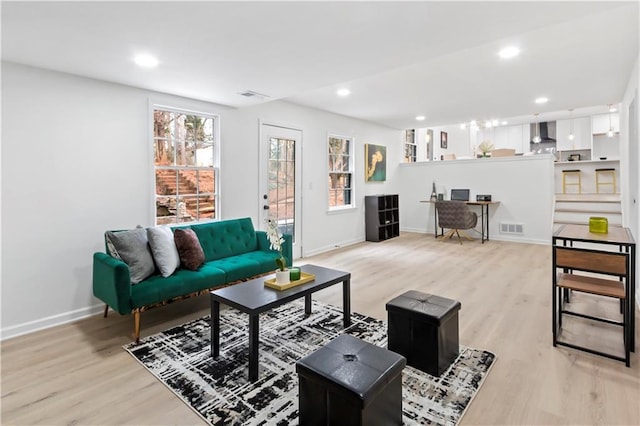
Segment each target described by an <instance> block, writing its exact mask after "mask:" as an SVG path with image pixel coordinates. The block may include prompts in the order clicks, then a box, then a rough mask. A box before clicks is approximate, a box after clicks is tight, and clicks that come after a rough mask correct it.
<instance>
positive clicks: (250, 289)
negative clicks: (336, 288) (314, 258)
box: [211, 265, 351, 314]
mask: <svg viewBox="0 0 640 426" xmlns="http://www.w3.org/2000/svg"><path fill="white" fill-rule="evenodd" d="M300 270H301V271H303V272H306V273H308V274H313V275H315V277H316V278H315V280H313V281H311V282H308V283H305V284H300V285H298V286H295V287H291V288H289V289H287V290H276V289H273V288H270V287H266V286H265V285H264V281H265V280H267V279H270V278H273V277H274V276H275V274H273V275H267V276H264V277H259V278H255V279H252V280H250V281H247V282H244V283H240V284H235V285H232V286H229V287H225V288H221V289H218V290H214V291H212V292H211V298H212V300H216V301H218V302H220V303H224V304H225V305H228V306H231V307H234V308H236V309H238V310H239V311H242V312H246V313H248V314H256V313H261V312H266V311H269V310H271V309H273V308H275V307H277V306H281V305H283V304H285V303H288V302H290V301H292V300H295V299H299V298H300V297H303V296H306V295H309V294H311V293H314V292H316V291H318V290H322V289H323V288H326V287H330V286H332V285H334V284H337V283H341V282H344V281H347V280H350V279H351V273H349V272H344V271H338V270H335V269H330V268H325V267H323V266H317V265H302V266H300Z"/></svg>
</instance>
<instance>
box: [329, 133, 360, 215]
mask: <svg viewBox="0 0 640 426" xmlns="http://www.w3.org/2000/svg"><path fill="white" fill-rule="evenodd" d="M328 145H329V210H338V209H343V208H347V207H354V203H353V200H354V198H353V139H351V138H347V137H342V136H329V144H328Z"/></svg>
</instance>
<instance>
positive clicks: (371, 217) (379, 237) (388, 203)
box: [364, 194, 400, 241]
mask: <svg viewBox="0 0 640 426" xmlns="http://www.w3.org/2000/svg"><path fill="white" fill-rule="evenodd" d="M364 223H365V233H366V239H367V241H384V240H388V239H389V238H393V237H397V236H399V235H400V212H399V210H398V195H397V194H394V195H367V196H366V197H364Z"/></svg>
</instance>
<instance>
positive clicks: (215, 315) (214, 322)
mask: <svg viewBox="0 0 640 426" xmlns="http://www.w3.org/2000/svg"><path fill="white" fill-rule="evenodd" d="M219 355H220V302H218V301H217V300H213V299H211V356H212V357H213V358H218V356H219Z"/></svg>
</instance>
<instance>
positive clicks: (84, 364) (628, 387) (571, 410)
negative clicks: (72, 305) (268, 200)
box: [1, 233, 640, 425]
mask: <svg viewBox="0 0 640 426" xmlns="http://www.w3.org/2000/svg"><path fill="white" fill-rule="evenodd" d="M303 263H315V264H318V265H324V266H327V267H333V268H336V269H341V270H345V271H350V272H351V274H352V287H351V289H352V290H351V300H352V310H353V311H356V312H360V313H363V314H367V315H370V316H373V317H376V318H381V319H386V311H385V302H386V301H388V300H389V299H391V298H392V297H394V296H396V295H398V294H400V293H402V292H404V291H406V290H407V289H416V290H421V291H424V292H429V293H433V294H438V295H441V296H445V297H449V298H452V299H457V300H460V301H461V302H462V310H461V311H460V343H461V344H463V345H466V346H471V347H475V348H482V349H488V350H490V351H492V352H494V353H495V354H497V356H498V360H497V362H496V364H495V365H494V367H493V369H492V371H491V373H490V374H489V376H488V378H487V380H486V381H485V383H484V385H483V387H482V389H481V390H480V392H479V393H478V395H477V396H476V398H475V400H474V401H473V402H472V404H471V406H470V408H469V410H468V411H467V413H466V415H465V417H464V418H463V420H462V424H463V425H476V424H504V425H516V424H518V425H521V424H536V425H565V424H576V425H578V424H579V425H587V424H606V425H623V424H625V425H638V424H640V412H639V411H640V408H639V402H640V363H639V360H638V355H637V354H635V353H634V354H633V355H632V358H631V368H626V367H625V366H624V364H623V363H621V362H617V361H613V360H609V359H606V358H602V357H598V356H595V355H590V354H587V353H584V352H579V351H575V350H572V349H568V348H559V347H558V348H554V347H553V346H552V344H551V281H550V280H551V266H550V265H551V249H550V246H546V245H528V244H518V243H507V242H498V241H490V242H488V243H485V244H484V245H483V244H480V242H479V241H478V240H476V241H473V242H465V243H464V245H462V246H461V245H459V244H458V243H457V242H456V241H454V240H452V241H445V242H439V241H435V240H434V238H433V236H432V235H424V234H411V233H403V234H402V235H401V236H400V237H399V238H395V239H392V240H388V241H385V242H382V243H361V244H357V245H355V246H352V247H347V248H343V249H339V250H335V251H332V252H330V253H326V254H323V255H319V256H314V257H310V258H307V259H304V260H303V261H301V262H299V264H303ZM87 285H90V283H87ZM316 298H317V299H319V300H322V301H325V302H329V303H333V304H336V305H338V306H340V304H341V303H342V299H341V290H340V288H338V286H335V288H329V289H326V290H323V291H322V292H319V293H317V296H316ZM574 300H575V304H576V305H581V306H582V307H584V306H587V305H589V306H595V309H596V310H597V311H601V312H610V313H612V314H615V313H616V312H617V304H616V302H615V301H611V302H610V301H603V300H600V299H596V298H594V297H591V298H590V297H589V296H578V295H576V296H575V298H574ZM591 312H594V311H593V310H592V311H591ZM208 313H209V301H208V298H207V296H201V297H199V298H195V299H191V300H185V301H180V302H176V303H174V304H171V305H168V306H166V307H163V308H158V309H154V310H151V311H149V312H146V313H144V314H143V315H142V333H143V336H144V335H149V334H151V333H155V332H158V331H161V330H163V329H165V328H168V327H169V326H172V325H176V324H180V323H183V322H185V321H187V320H189V319H192V318H197V317H200V316H204V315H207V314H208ZM637 322H639V321H637ZM132 328H133V319H132V317H131V316H124V317H121V316H119V315H118V314H116V313H112V312H111V313H110V314H109V317H108V318H107V319H104V318H102V316H101V315H99V316H95V317H92V318H88V319H85V320H81V321H78V322H76V323H72V324H68V325H63V326H59V327H55V328H52V329H49V330H44V331H42V332H37V333H32V334H30V335H26V336H22V337H18V338H14V339H10V340H8V341H5V342H3V343H2V383H1V384H2V400H1V402H2V419H1V422H2V424H4V425H8V424H17V425H25V424H95V425H98V424H99V425H106V424H131V425H133V424H136V425H142V424H148V425H151V424H176V425H183V424H184V425H187V424H203V422H202V420H201V419H200V418H199V417H198V416H197V415H196V414H194V413H193V411H192V410H191V409H190V408H188V407H187V406H186V405H185V404H184V403H182V402H181V401H180V400H179V399H178V398H177V397H175V396H174V395H173V394H172V393H171V392H170V391H169V390H168V389H167V388H165V387H164V386H163V385H162V384H161V383H160V382H158V381H157V380H156V379H155V378H154V377H153V376H152V375H151V374H149V373H148V372H147V371H146V370H145V369H144V368H143V367H141V366H140V365H139V364H138V363H137V362H136V361H135V360H134V359H133V358H132V357H131V356H130V355H129V354H127V353H126V352H125V351H124V350H123V349H122V348H121V345H123V344H125V343H128V342H129V341H130V339H131V335H132ZM565 328H566V331H565V336H566V337H567V338H573V339H582V340H581V341H582V342H590V343H591V344H599V345H601V347H605V348H609V350H619V351H620V352H621V347H622V339H621V334H622V333H621V332H620V331H619V328H616V327H611V326H607V325H604V326H599V325H594V324H592V323H590V322H588V321H585V320H572V321H569V320H567V321H566V323H565ZM636 334H638V333H636Z"/></svg>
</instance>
